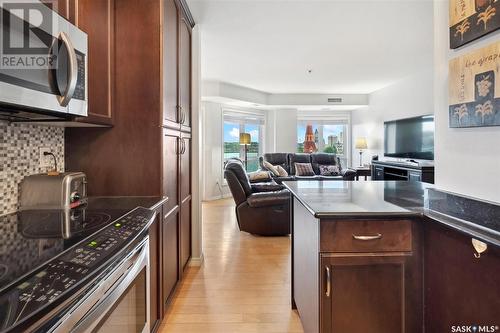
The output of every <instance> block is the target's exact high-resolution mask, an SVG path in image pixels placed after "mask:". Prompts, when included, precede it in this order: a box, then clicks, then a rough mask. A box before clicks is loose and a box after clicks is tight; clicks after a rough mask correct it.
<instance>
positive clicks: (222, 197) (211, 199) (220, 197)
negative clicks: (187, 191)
mask: <svg viewBox="0 0 500 333" xmlns="http://www.w3.org/2000/svg"><path fill="white" fill-rule="evenodd" d="M227 198H231V193H228V194H224V195H222V196H220V195H215V196H213V197H208V198H205V199H203V201H204V202H206V201H215V200H220V199H227Z"/></svg>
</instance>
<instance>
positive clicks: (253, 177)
mask: <svg viewBox="0 0 500 333" xmlns="http://www.w3.org/2000/svg"><path fill="white" fill-rule="evenodd" d="M248 179H250V181H251V182H255V181H262V180H271V176H269V172H267V171H255V172H249V173H248Z"/></svg>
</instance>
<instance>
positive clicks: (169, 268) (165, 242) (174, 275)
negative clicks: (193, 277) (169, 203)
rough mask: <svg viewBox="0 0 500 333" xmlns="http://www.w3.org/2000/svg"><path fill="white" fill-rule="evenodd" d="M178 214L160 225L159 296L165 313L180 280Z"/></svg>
mask: <svg viewBox="0 0 500 333" xmlns="http://www.w3.org/2000/svg"><path fill="white" fill-rule="evenodd" d="M178 215H179V213H178V212H176V213H173V214H169V215H167V216H166V217H164V218H163V225H162V241H161V249H162V262H161V270H162V280H161V283H162V293H161V295H160V294H158V295H159V297H161V301H162V304H163V307H162V308H163V311H164V312H166V310H167V307H168V305H169V303H170V301H171V299H172V295H173V291H174V289H175V286H176V285H177V282H178V281H179V279H180V275H179V242H178V234H179V224H178Z"/></svg>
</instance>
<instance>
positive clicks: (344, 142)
mask: <svg viewBox="0 0 500 333" xmlns="http://www.w3.org/2000/svg"><path fill="white" fill-rule="evenodd" d="M297 152H299V153H316V152H324V153H333V154H337V156H338V157H339V158H340V162H341V164H342V167H344V168H346V167H348V166H349V162H350V159H349V156H350V153H349V152H350V137H349V118H348V117H346V118H344V119H335V120H318V119H314V118H312V119H304V118H302V119H301V118H299V120H298V122H297Z"/></svg>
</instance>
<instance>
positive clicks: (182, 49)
mask: <svg viewBox="0 0 500 333" xmlns="http://www.w3.org/2000/svg"><path fill="white" fill-rule="evenodd" d="M179 15H181V14H180V13H179ZM179 105H180V107H181V123H182V129H183V130H187V131H190V129H191V27H190V26H189V24H187V23H186V22H185V21H184V19H183V18H182V17H180V18H179Z"/></svg>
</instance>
